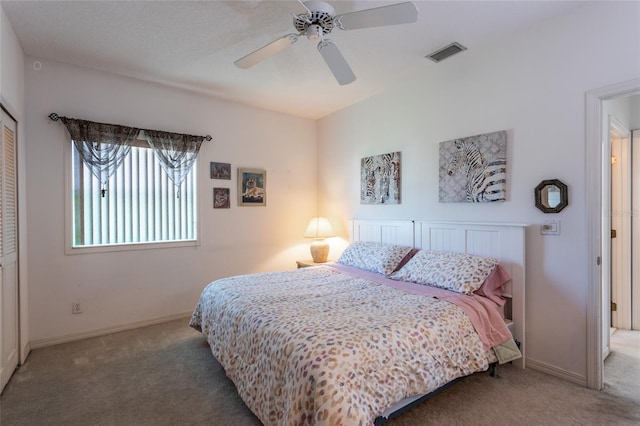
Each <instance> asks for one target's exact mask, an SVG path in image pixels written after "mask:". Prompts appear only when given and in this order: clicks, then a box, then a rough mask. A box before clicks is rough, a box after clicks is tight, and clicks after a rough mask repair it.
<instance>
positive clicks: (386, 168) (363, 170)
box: [360, 151, 400, 204]
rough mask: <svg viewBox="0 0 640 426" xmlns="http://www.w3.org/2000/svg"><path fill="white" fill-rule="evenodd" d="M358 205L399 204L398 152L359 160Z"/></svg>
mask: <svg viewBox="0 0 640 426" xmlns="http://www.w3.org/2000/svg"><path fill="white" fill-rule="evenodd" d="M360 204H400V151H396V152H390V153H388V154H381V155H374V156H372V157H364V158H363V159H361V160H360Z"/></svg>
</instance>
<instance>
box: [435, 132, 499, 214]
mask: <svg viewBox="0 0 640 426" xmlns="http://www.w3.org/2000/svg"><path fill="white" fill-rule="evenodd" d="M506 187H507V132H506V131H504V130H503V131H499V132H493V133H485V134H482V135H477V136H470V137H466V138H462V139H454V140H450V141H446V142H441V143H440V191H439V197H440V202H445V203H447V202H470V203H490V202H496V201H505V200H506Z"/></svg>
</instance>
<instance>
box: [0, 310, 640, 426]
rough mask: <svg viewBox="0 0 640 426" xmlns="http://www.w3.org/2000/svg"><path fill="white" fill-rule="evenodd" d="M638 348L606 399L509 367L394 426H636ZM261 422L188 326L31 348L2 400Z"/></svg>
mask: <svg viewBox="0 0 640 426" xmlns="http://www.w3.org/2000/svg"><path fill="white" fill-rule="evenodd" d="M639 347H640V346H637V345H636V346H633V344H632V345H631V347H630V348H628V351H625V350H620V351H615V350H614V352H613V354H612V355H611V356H610V357H609V359H607V367H606V389H605V390H604V391H603V392H598V391H592V390H589V389H586V388H583V387H580V386H576V385H573V384H571V383H568V382H566V381H563V380H560V379H556V378H554V377H550V376H548V375H545V374H543V373H539V372H536V371H534V370H530V369H527V370H520V369H517V368H515V367H513V366H510V365H508V366H503V367H501V368H500V369H499V375H500V378H498V379H494V378H491V377H489V376H488V374H486V373H481V374H476V375H473V376H471V377H468V378H466V379H465V380H463V381H462V382H460V383H458V384H456V385H454V386H452V387H451V388H449V389H447V390H445V391H443V392H442V393H440V394H439V395H437V396H435V397H434V398H432V399H430V400H429V401H426V402H424V403H422V404H421V405H419V406H417V407H415V408H413V409H411V410H410V411H408V412H406V413H404V414H402V415H401V416H399V417H397V418H396V419H393V420H392V421H390V422H388V423H387V424H388V425H391V426H400V425H407V426H408V425H411V426H415V425H491V426H496V425H638V424H640V359H637V358H635V359H634V357H636V355H637V356H640V354H638V350H637V349H638V348H639ZM634 386H635V387H634ZM259 424H260V422H259V421H258V420H257V419H256V418H255V417H254V416H253V414H252V413H251V412H250V411H249V410H248V409H247V408H246V406H245V405H244V404H243V402H242V401H241V400H240V399H239V398H238V396H237V394H236V392H235V388H234V386H233V383H231V381H229V380H228V379H227V378H226V376H225V374H224V371H223V370H222V368H221V367H220V365H219V364H218V363H217V362H216V360H215V359H214V358H213V356H212V355H211V352H210V351H209V348H208V346H207V344H206V343H205V341H204V339H203V338H202V336H201V335H200V334H199V333H197V332H196V331H194V330H192V329H190V328H189V327H188V326H187V319H184V320H179V321H172V322H168V323H165V324H161V325H156V326H151V327H146V328H141V329H137V330H131V331H125V332H122V333H117V334H111V335H108V336H103V337H97V338H92V339H87V340H83V341H79V342H73V343H67V344H63V345H58V346H52V347H48V348H43V349H38V350H34V351H33V352H32V353H31V355H30V356H29V359H28V360H27V362H26V363H25V365H23V366H22V367H20V368H19V369H18V371H16V373H15V375H14V376H13V378H12V379H11V381H10V382H9V384H8V385H7V387H6V389H5V391H4V393H3V394H2V396H0V425H2V426H13V425H234V426H244V425H259Z"/></svg>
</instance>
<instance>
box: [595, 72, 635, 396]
mask: <svg viewBox="0 0 640 426" xmlns="http://www.w3.org/2000/svg"><path fill="white" fill-rule="evenodd" d="M637 94H640V79H634V80H630V81H626V82H622V83H618V84H615V85H611V86H607V87H603V88H600V89H595V90H592V91H589V92H587V94H586V166H587V169H589V170H593V171H594V172H593V173H588V174H587V182H586V187H587V194H586V201H587V234H588V247H587V256H588V257H587V259H588V270H587V279H588V295H587V297H588V302H587V386H588V387H589V388H591V389H598V390H600V389H602V388H603V386H604V358H605V354H606V350H608V346H609V335H610V330H609V327H608V325H609V324H610V315H611V306H610V288H611V287H610V279H611V271H612V269H611V227H610V224H611V223H610V216H611V215H610V213H611V212H610V210H609V209H607V208H606V207H608V206H610V199H609V197H610V191H609V188H610V185H611V158H610V155H609V154H610V152H611V146H610V145H611V143H610V134H609V122H608V114H607V115H606V116H605V114H604V113H603V111H604V105H603V104H604V102H605V101H607V100H613V99H617V98H622V97H627V96H631V95H637Z"/></svg>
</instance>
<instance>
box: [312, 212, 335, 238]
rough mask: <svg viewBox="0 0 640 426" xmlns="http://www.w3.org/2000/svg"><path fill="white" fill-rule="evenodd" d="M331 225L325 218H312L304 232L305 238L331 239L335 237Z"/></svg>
mask: <svg viewBox="0 0 640 426" xmlns="http://www.w3.org/2000/svg"><path fill="white" fill-rule="evenodd" d="M335 236H336V234H335V233H334V232H333V228H332V227H331V223H329V220H328V219H327V218H326V217H314V218H313V219H311V220H310V221H309V226H307V230H306V231H304V237H305V238H317V239H320V238H331V237H335Z"/></svg>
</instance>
